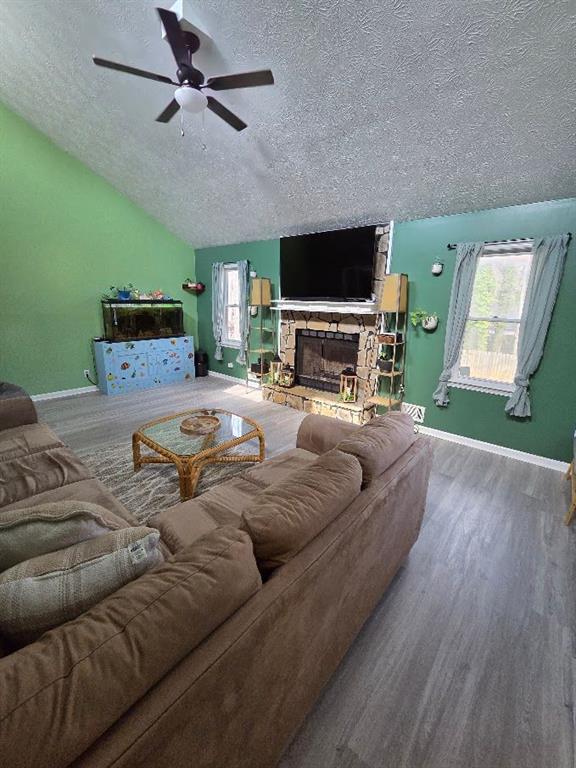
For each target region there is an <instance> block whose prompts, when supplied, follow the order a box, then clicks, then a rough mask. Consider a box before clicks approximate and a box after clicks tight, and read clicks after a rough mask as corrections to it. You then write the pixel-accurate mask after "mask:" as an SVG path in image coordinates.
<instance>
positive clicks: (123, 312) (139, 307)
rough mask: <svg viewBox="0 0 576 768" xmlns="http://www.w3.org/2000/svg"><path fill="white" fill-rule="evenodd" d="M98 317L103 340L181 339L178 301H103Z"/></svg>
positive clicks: (181, 315)
mask: <svg viewBox="0 0 576 768" xmlns="http://www.w3.org/2000/svg"><path fill="white" fill-rule="evenodd" d="M102 316H103V320H104V336H103V338H104V339H105V340H106V341H136V340H138V339H163V338H167V337H169V336H184V316H183V313H182V302H181V301H175V300H165V299H162V300H158V301H153V300H149V299H148V300H145V301H119V300H117V299H103V301H102Z"/></svg>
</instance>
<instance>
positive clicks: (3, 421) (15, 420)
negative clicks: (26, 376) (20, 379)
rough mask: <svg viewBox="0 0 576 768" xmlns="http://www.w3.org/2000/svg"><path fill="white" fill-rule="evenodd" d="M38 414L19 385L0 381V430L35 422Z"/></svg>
mask: <svg viewBox="0 0 576 768" xmlns="http://www.w3.org/2000/svg"><path fill="white" fill-rule="evenodd" d="M37 421H38V414H37V413H36V408H35V407H34V403H33V402H32V400H31V398H30V395H28V394H27V393H26V392H25V391H24V390H23V389H22V388H21V387H17V386H16V385H15V384H8V383H7V382H0V431H1V430H3V429H12V427H21V426H22V425H23V424H36V422H37Z"/></svg>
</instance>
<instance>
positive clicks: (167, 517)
mask: <svg viewBox="0 0 576 768" xmlns="http://www.w3.org/2000/svg"><path fill="white" fill-rule="evenodd" d="M316 458H317V457H316V456H315V455H314V454H313V453H310V452H309V451H304V450H301V449H298V448H295V449H293V450H290V451H286V452H285V453H282V454H280V455H278V456H274V457H273V458H271V459H267V460H266V461H265V462H263V463H262V464H257V465H256V466H255V467H251V468H250V469H247V470H245V471H243V472H240V473H239V474H237V475H234V477H232V478H231V479H230V480H227V481H226V482H225V483H222V484H221V485H218V486H216V487H215V488H211V489H210V490H209V491H206V493H203V494H202V495H201V496H197V497H196V498H195V499H190V500H189V501H184V502H182V503H180V504H176V505H175V506H174V507H170V509H166V510H163V511H162V512H159V513H158V514H157V515H155V516H154V517H152V518H150V520H149V521H148V525H151V526H153V527H155V528H158V530H159V531H160V533H161V534H162V540H163V541H164V543H165V544H167V545H168V547H169V548H170V549H171V550H172V552H178V551H179V550H180V549H183V548H184V547H187V546H189V545H190V544H192V543H193V542H194V541H196V539H198V538H199V537H200V536H204V535H205V534H206V533H208V532H209V531H213V530H215V529H216V528H219V527H220V526H222V525H233V526H236V527H238V526H240V525H241V523H242V519H241V518H242V512H243V511H244V510H245V509H247V508H248V507H249V506H251V505H252V504H253V503H254V499H255V497H256V496H257V494H258V493H259V492H260V491H261V490H263V489H265V488H269V487H271V486H273V485H274V484H276V483H278V482H281V481H284V480H286V479H287V478H289V477H290V476H291V475H292V474H294V472H297V471H298V470H300V469H303V468H304V467H307V466H309V465H310V464H312V463H313V462H314V461H315V460H316Z"/></svg>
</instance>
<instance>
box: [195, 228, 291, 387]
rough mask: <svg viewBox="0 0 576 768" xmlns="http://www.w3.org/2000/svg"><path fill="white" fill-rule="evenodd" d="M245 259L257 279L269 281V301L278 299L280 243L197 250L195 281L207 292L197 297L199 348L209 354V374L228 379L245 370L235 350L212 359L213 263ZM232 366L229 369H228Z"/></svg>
mask: <svg viewBox="0 0 576 768" xmlns="http://www.w3.org/2000/svg"><path fill="white" fill-rule="evenodd" d="M243 259H248V261H249V262H250V269H253V270H255V271H256V272H257V273H258V277H268V278H270V280H271V281H272V298H273V299H277V298H278V284H279V279H280V241H279V240H263V241H260V242H254V243H241V244H239V245H223V246H218V247H215V248H199V249H198V250H197V251H196V279H197V280H199V281H200V282H202V283H205V285H206V291H205V292H204V293H203V294H202V296H199V297H198V339H199V342H198V345H199V346H200V347H201V348H202V349H203V350H205V351H206V352H208V356H209V358H210V360H209V367H210V370H211V371H216V372H217V373H225V374H227V375H228V376H236V377H237V378H244V377H245V375H246V369H245V368H244V366H242V365H239V364H238V363H237V362H236V355H237V354H238V351H237V350H236V349H224V350H223V356H224V359H223V360H222V361H218V360H215V359H214V336H213V334H212V264H213V263H214V262H215V261H223V262H231V261H242V260H243ZM228 363H232V368H229V367H228Z"/></svg>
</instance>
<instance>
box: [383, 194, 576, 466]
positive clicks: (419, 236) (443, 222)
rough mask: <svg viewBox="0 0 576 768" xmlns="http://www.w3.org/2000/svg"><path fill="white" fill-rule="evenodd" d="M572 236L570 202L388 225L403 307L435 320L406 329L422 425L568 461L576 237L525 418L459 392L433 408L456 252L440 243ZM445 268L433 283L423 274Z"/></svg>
mask: <svg viewBox="0 0 576 768" xmlns="http://www.w3.org/2000/svg"><path fill="white" fill-rule="evenodd" d="M561 232H572V233H574V235H576V198H573V199H569V200H559V201H555V202H547V203H535V204H532V205H520V206H513V207H509V208H498V209H495V210H488V211H480V212H477V213H466V214H461V215H457V216H443V217H438V218H433V219H425V220H420V221H409V222H401V223H397V224H396V225H395V230H394V243H393V253H392V270H393V271H395V272H406V273H407V274H408V276H409V281H410V307H411V308H422V309H425V310H427V311H430V312H436V313H437V314H438V315H439V317H440V325H439V327H438V330H437V331H436V332H435V333H433V334H426V333H425V332H424V331H422V330H421V329H418V330H416V331H415V330H414V329H412V328H410V330H409V333H408V346H407V360H406V400H407V402H410V403H418V404H421V405H425V406H426V408H427V410H426V420H425V424H426V425H427V426H430V427H434V428H436V429H441V430H445V431H446V432H452V433H455V434H458V435H464V436H467V437H472V438H476V439H478V440H485V441H487V442H490V443H496V444H498V445H503V446H507V447H509V448H515V449H517V450H521V451H527V452H529V453H535V454H538V455H541V456H547V457H549V458H552V459H560V460H563V461H567V460H569V459H570V458H571V439H572V438H571V435H572V432H573V430H574V427H575V426H576V237H575V236H573V237H572V240H571V243H570V247H569V251H568V256H567V261H566V267H565V270H564V276H563V280H562V285H561V288H560V292H559V295H558V300H557V302H556V307H555V310H554V315H553V318H552V322H551V325H550V329H549V333H548V339H547V342H546V348H545V351H544V356H543V358H542V362H541V364H540V368H539V370H538V371H537V373H536V374H535V376H534V377H533V378H532V381H531V387H530V390H531V398H532V414H533V415H532V418H531V419H528V420H524V421H521V420H518V419H512V418H510V417H508V416H506V414H505V413H504V404H505V402H506V400H505V398H504V397H501V396H497V395H487V394H480V393H477V392H471V391H467V390H462V389H452V390H451V391H450V401H451V402H450V405H449V406H448V407H447V408H438V407H437V406H436V405H434V403H433V401H432V393H433V391H434V389H435V388H436V385H437V381H438V376H439V375H440V371H441V369H442V356H443V350H444V332H445V327H446V325H445V323H446V317H447V314H448V303H449V299H450V288H451V284H452V274H453V265H454V259H455V251H448V250H447V249H446V244H447V243H454V242H466V241H482V240H499V239H510V238H514V237H530V236H537V235H550V234H557V233H561ZM436 260H440V261H443V262H444V272H443V274H442V275H441V276H440V277H434V276H433V275H432V274H431V272H430V268H431V266H432V263H433V262H434V261H436Z"/></svg>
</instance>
